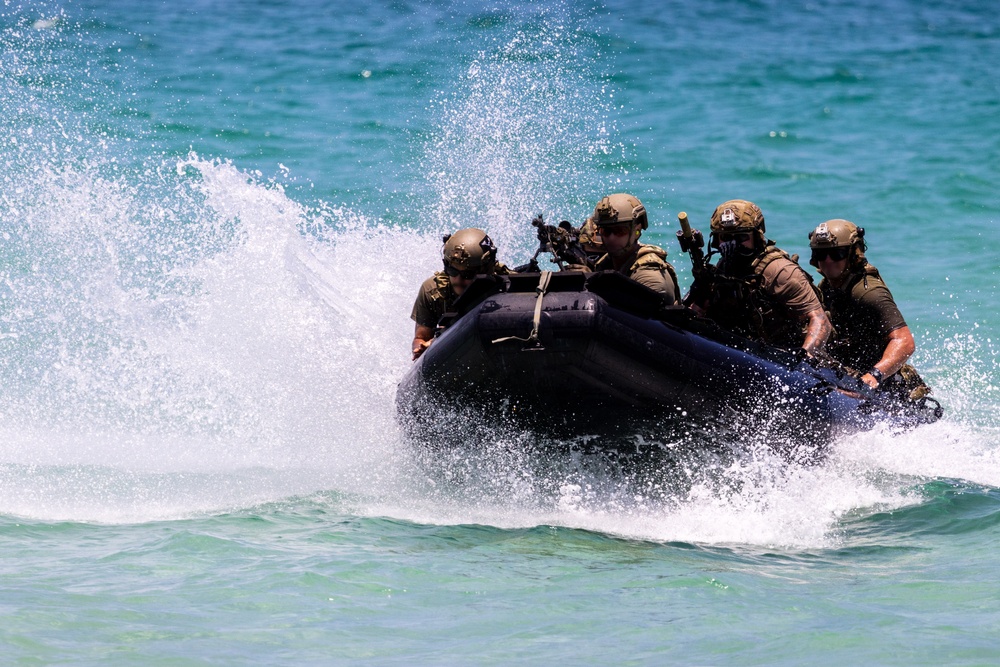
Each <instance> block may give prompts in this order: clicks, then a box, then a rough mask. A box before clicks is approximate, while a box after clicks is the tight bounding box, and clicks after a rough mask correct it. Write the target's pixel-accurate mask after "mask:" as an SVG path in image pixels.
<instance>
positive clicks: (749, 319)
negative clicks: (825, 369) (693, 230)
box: [708, 241, 823, 347]
mask: <svg viewBox="0 0 1000 667" xmlns="http://www.w3.org/2000/svg"><path fill="white" fill-rule="evenodd" d="M781 258H784V259H787V260H789V261H791V262H793V263H795V265H796V268H798V269H799V271H802V268H801V267H799V266H798V261H797V258H796V257H792V256H791V255H789V254H788V253H787V252H785V251H784V250H781V249H780V248H778V247H777V246H775V245H774V241H769V242H768V244H767V246H766V247H765V249H764V252H763V253H762V254H761V255H760V257H758V258H756V259H755V260H754V261H753V262H752V263H751V264H750V272H749V273H748V274H747V275H745V276H739V277H735V276H727V275H725V274H724V273H722V272H721V271H720V272H717V273H716V274H715V277H714V280H713V286H712V287H713V289H712V297H711V299H710V301H709V305H708V316H709V317H710V318H711V319H712V320H714V321H715V322H717V323H718V324H719V325H720V326H722V327H723V328H724V329H727V330H729V331H732V332H734V333H737V334H739V335H741V336H744V337H746V338H751V339H754V340H761V341H764V342H765V343H769V344H771V345H781V346H784V347H798V346H800V345H802V342H803V341H804V340H805V332H804V331H803V326H802V323H801V322H798V321H796V320H795V319H794V318H792V317H790V316H789V314H788V313H787V312H785V307H784V305H783V304H781V303H779V302H777V301H776V300H775V299H774V298H773V297H771V296H770V295H769V294H767V293H766V292H765V291H764V289H763V284H764V269H766V268H767V267H768V266H769V265H770V264H771V262H774V261H775V260H777V259H781ZM802 273H803V275H805V277H806V279H807V280H808V281H809V285H810V286H811V287H812V288H813V291H814V292H815V293H816V296H817V298H818V299H819V300H820V303H822V301H823V296H822V293H821V292H820V291H819V290H818V289H817V288H816V286H815V285H813V282H812V277H811V276H810V275H809V274H808V273H806V272H805V271H802Z"/></svg>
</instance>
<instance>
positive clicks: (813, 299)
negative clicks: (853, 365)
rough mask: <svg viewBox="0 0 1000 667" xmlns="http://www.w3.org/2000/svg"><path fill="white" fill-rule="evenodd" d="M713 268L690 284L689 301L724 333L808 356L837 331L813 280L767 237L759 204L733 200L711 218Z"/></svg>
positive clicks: (717, 210)
mask: <svg viewBox="0 0 1000 667" xmlns="http://www.w3.org/2000/svg"><path fill="white" fill-rule="evenodd" d="M711 228H712V233H711V237H710V241H709V243H710V245H711V247H712V248H713V249H716V250H717V251H718V252H719V254H720V259H719V261H718V263H717V264H716V265H715V266H714V267H711V266H710V267H708V268H709V269H710V270H709V271H706V272H705V273H704V274H702V276H701V277H699V278H697V279H696V280H695V281H694V284H693V285H692V286H691V293H690V294H689V296H688V299H687V301H688V302H689V303H691V305H692V306H694V307H695V309H696V310H698V311H699V312H700V313H702V314H704V315H705V316H707V317H709V318H710V319H712V320H714V321H715V322H716V323H718V324H719V325H720V326H721V327H723V328H724V329H727V330H729V331H732V332H734V333H737V334H739V335H742V336H745V337H747V338H750V339H753V340H758V341H762V342H765V343H768V344H771V345H776V346H780V347H786V348H794V347H801V348H803V349H804V350H805V351H806V352H808V353H812V352H813V351H815V350H817V349H819V348H821V347H823V345H824V344H825V343H826V340H827V338H829V336H830V333H831V331H832V330H833V327H832V325H831V324H830V319H829V317H827V315H826V311H824V310H823V304H822V302H821V301H820V297H819V294H818V291H817V290H816V288H815V287H814V286H813V284H812V278H811V277H810V276H809V274H807V273H806V272H805V271H804V270H803V269H802V267H800V266H799V265H798V262H796V261H795V259H794V258H792V257H790V256H789V255H788V253H786V252H785V251H783V250H781V249H779V248H778V247H777V246H776V245H775V244H774V241H769V240H768V239H767V238H766V237H765V236H764V232H765V226H764V214H763V213H762V212H761V210H760V208H758V207H757V205H756V204H754V203H753V202H750V201H746V200H743V199H732V200H730V201H727V202H725V203H723V204H720V205H719V206H718V207H717V208H716V209H715V212H714V213H713V214H712V223H711Z"/></svg>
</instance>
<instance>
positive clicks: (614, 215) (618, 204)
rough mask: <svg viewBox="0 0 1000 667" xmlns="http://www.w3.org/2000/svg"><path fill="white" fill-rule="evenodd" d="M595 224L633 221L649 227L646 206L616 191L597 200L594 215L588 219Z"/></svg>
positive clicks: (644, 227) (645, 227)
mask: <svg viewBox="0 0 1000 667" xmlns="http://www.w3.org/2000/svg"><path fill="white" fill-rule="evenodd" d="M589 220H590V221H592V222H593V223H594V224H595V225H596V226H598V227H603V226H605V225H616V224H618V223H619V222H635V223H637V224H639V225H640V226H641V227H642V228H643V229H647V228H648V227H649V220H648V219H647V217H646V207H645V206H643V205H642V202H641V201H639V200H638V199H637V198H636V197H633V196H632V195H629V194H625V193H624V192H618V193H615V194H613V195H608V196H607V197H605V198H604V199H602V200H601V201H599V202H597V206H596V207H595V208H594V215H592V216H591V217H590V219H589Z"/></svg>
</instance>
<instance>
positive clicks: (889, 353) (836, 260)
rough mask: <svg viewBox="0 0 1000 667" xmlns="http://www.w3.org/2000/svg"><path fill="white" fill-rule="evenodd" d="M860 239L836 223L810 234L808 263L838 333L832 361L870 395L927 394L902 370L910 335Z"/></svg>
mask: <svg viewBox="0 0 1000 667" xmlns="http://www.w3.org/2000/svg"><path fill="white" fill-rule="evenodd" d="M864 239H865V230H864V229H862V228H861V227H858V226H857V225H855V224H854V223H853V222H850V221H848V220H840V219H836V220H827V221H826V222H824V223H822V224H821V225H819V226H818V227H817V228H816V229H814V230H813V231H812V232H810V233H809V247H810V249H811V250H812V257H811V258H810V260H809V263H810V264H812V265H813V266H815V267H816V268H817V270H819V272H820V273H821V274H822V275H823V280H821V281H820V283H819V288H820V290H821V291H822V292H823V299H824V302H825V304H826V307H827V308H828V309H829V310H830V316H831V319H832V320H833V325H834V327H835V328H836V331H837V333H836V336H835V338H834V340H833V341H832V342H831V344H830V348H829V352H830V355H831V356H832V357H833V358H834V359H836V360H837V361H839V362H840V363H842V364H843V365H844V366H846V367H848V369H850V370H851V371H852V372H854V373H855V374H856V375H858V376H859V377H860V378H861V381H862V382H864V383H865V384H867V385H868V386H869V387H871V388H873V389H877V388H879V387H880V386H881V385H882V384H883V383H887V382H889V381H890V380H891V381H892V382H891V384H894V385H899V386H905V387H906V391H905V393H906V394H911V393H912V392H913V391H914V390H915V389H920V388H923V389H926V392H929V391H930V390H929V389H927V388H926V385H924V384H923V381H921V380H920V379H919V375H917V373H916V371H915V370H914V369H913V367H912V366H907V365H906V361H907V360H908V359H909V358H910V355H912V354H913V351H914V349H915V348H916V346H915V345H914V342H913V334H912V333H910V328H909V327H908V326H907V325H906V321H905V320H903V316H902V314H901V313H900V312H899V308H897V307H896V302H895V301H894V300H893V298H892V294H891V293H890V292H889V288H888V287H886V285H885V282H883V281H882V277H881V276H880V275H879V273H878V269H876V268H875V267H874V266H872V265H871V264H869V263H868V260H867V259H866V258H865V250H867V249H868V246H867V244H866V243H865V240H864ZM901 371H902V374H900V372H901ZM926 392H925V393H921V395H919V396H913V398H915V399H916V398H921V397H922V396H923V395H926ZM918 393H919V392H918Z"/></svg>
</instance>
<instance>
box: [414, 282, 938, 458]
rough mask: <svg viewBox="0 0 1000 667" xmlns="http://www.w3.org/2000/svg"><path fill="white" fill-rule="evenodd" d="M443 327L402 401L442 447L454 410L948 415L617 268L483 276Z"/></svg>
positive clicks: (571, 423) (579, 427) (762, 429)
mask: <svg viewBox="0 0 1000 667" xmlns="http://www.w3.org/2000/svg"><path fill="white" fill-rule="evenodd" d="M442 325H443V326H444V329H443V330H442V331H441V333H440V334H439V335H438V337H437V338H436V340H435V341H434V343H433V344H432V345H431V346H430V347H429V348H428V349H427V351H426V352H425V353H424V354H423V355H422V356H421V357H420V359H418V360H417V361H416V362H414V364H413V366H412V368H411V369H410V370H409V371H408V372H407V374H406V376H405V377H404V378H403V379H402V381H401V382H400V384H399V388H398V392H397V398H396V401H397V411H398V414H399V417H400V421H401V423H402V424H404V426H405V427H406V428H407V429H408V430H409V431H410V433H411V435H413V436H416V437H418V438H422V439H424V440H428V439H431V440H434V441H435V442H436V441H438V440H441V439H442V434H446V433H449V432H450V433H452V434H453V435H454V436H455V437H456V438H457V439H461V438H462V437H463V434H462V432H461V431H462V429H461V428H457V427H455V426H454V424H455V423H460V422H455V421H454V420H449V419H448V417H447V414H448V412H449V411H461V412H464V413H469V412H471V413H473V414H479V415H481V416H482V418H483V419H484V420H487V421H489V420H497V421H506V422H511V421H512V422H513V423H515V424H523V425H526V426H528V427H530V428H533V429H548V430H551V431H552V432H553V433H555V434H561V435H563V436H567V437H570V436H573V435H580V434H582V435H586V434H595V435H601V434H604V435H615V434H620V433H622V432H623V430H626V431H627V430H628V429H629V428H631V427H632V426H633V425H634V424H637V423H643V424H646V425H649V424H658V425H661V426H662V427H663V428H664V429H668V430H669V429H673V430H675V431H676V430H677V429H681V430H691V429H700V428H706V427H707V428H709V429H715V428H722V429H729V430H738V431H741V432H743V433H752V434H756V435H759V436H763V437H765V438H769V439H773V440H774V441H776V442H781V443H784V444H787V443H789V442H800V443H801V442H812V443H820V442H825V441H826V440H828V439H829V437H831V436H833V435H837V434H840V433H850V432H858V431H862V430H868V429H871V428H873V427H875V426H876V425H878V424H880V423H888V424H890V425H891V426H892V427H894V428H898V429H905V428H910V427H913V426H916V425H918V424H922V423H929V422H933V421H936V420H937V419H938V418H940V416H941V413H942V411H941V408H940V406H939V405H938V403H937V402H936V401H934V400H933V399H930V398H927V399H922V400H921V401H917V402H914V401H909V400H902V399H899V398H896V397H894V396H891V395H888V394H883V393H881V392H871V391H870V390H868V388H867V387H865V386H864V385H861V384H860V383H859V382H858V381H857V380H855V379H854V378H852V377H850V376H847V375H845V374H843V373H842V372H838V371H836V370H834V369H832V368H823V367H820V366H818V365H816V364H815V362H813V361H812V360H808V359H806V358H804V355H802V354H801V353H795V352H789V351H787V350H781V349H777V348H772V347H768V346H765V345H761V344H757V343H754V342H752V341H748V340H746V339H743V338H740V337H737V336H733V335H732V334H729V333H727V332H725V331H723V330H721V329H720V328H718V327H717V326H715V325H714V324H713V323H712V322H710V321H708V320H704V319H701V318H698V317H696V316H695V315H694V313H693V312H692V311H691V310H690V309H687V308H684V307H682V306H665V305H664V304H663V300H662V298H661V296H660V295H658V294H656V293H655V292H653V291H651V290H649V289H647V288H646V287H644V286H642V285H639V284H638V283H636V282H634V281H632V280H629V279H628V278H625V277H624V276H622V275H620V274H618V273H615V272H600V273H583V272H576V271H560V272H552V273H549V272H545V273H525V274H516V275H510V276H496V277H486V276H480V277H479V278H477V279H476V281H475V282H473V283H472V285H471V286H470V287H469V288H468V289H467V291H466V292H465V294H463V295H462V298H461V299H459V301H458V303H456V306H455V312H454V313H449V314H447V315H445V317H444V318H443V319H442ZM612 440H613V438H611V439H609V442H611V441H612Z"/></svg>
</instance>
